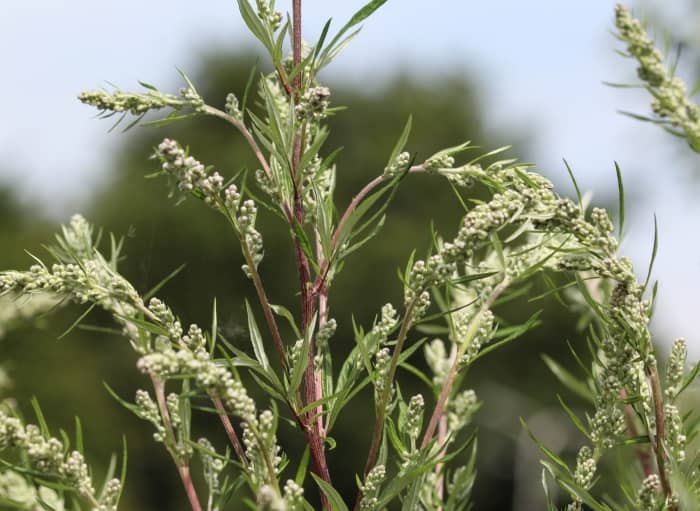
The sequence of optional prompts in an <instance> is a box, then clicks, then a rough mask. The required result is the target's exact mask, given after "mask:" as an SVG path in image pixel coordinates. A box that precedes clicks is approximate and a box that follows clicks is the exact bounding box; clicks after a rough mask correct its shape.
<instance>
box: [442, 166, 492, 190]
mask: <svg viewBox="0 0 700 511" xmlns="http://www.w3.org/2000/svg"><path fill="white" fill-rule="evenodd" d="M434 172H437V173H438V174H440V175H441V176H444V177H446V178H447V180H448V181H451V182H452V183H454V184H455V185H456V186H459V187H462V188H469V187H471V186H473V185H474V182H475V181H476V180H477V179H480V178H483V177H484V176H485V175H486V173H485V172H484V169H483V168H482V167H481V165H479V164H471V163H468V164H466V165H462V166H460V167H455V168H446V167H445V168H440V169H437V170H435V171H434Z"/></svg>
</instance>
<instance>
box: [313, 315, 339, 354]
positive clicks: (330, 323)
mask: <svg viewBox="0 0 700 511" xmlns="http://www.w3.org/2000/svg"><path fill="white" fill-rule="evenodd" d="M337 328H338V323H337V321H336V320H335V319H334V318H329V319H328V320H327V321H326V322H325V323H324V324H323V326H322V327H321V328H319V330H318V334H316V346H317V347H318V348H319V349H320V348H321V347H323V346H328V341H329V340H330V339H331V337H333V336H334V335H335V331H336V329H337Z"/></svg>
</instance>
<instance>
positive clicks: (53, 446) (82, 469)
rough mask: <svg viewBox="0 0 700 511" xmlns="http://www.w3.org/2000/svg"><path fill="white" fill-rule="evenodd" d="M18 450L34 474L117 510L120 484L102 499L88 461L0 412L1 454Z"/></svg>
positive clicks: (53, 439)
mask: <svg viewBox="0 0 700 511" xmlns="http://www.w3.org/2000/svg"><path fill="white" fill-rule="evenodd" d="M6 448H17V449H19V450H20V451H21V452H22V453H23V454H24V455H26V458H27V461H28V463H29V465H30V467H31V469H32V470H34V471H36V472H39V473H41V475H42V476H44V477H57V478H59V479H60V480H61V482H62V483H63V484H64V485H66V486H68V487H70V488H72V489H73V490H75V491H76V492H77V493H78V494H79V495H81V496H82V497H83V498H85V499H87V500H90V501H92V502H98V501H99V502H100V504H101V508H100V509H102V508H103V509H104V510H105V511H115V510H116V499H117V496H118V494H119V488H120V483H119V481H118V480H117V481H116V483H115V482H110V485H111V487H112V488H113V489H114V488H116V491H110V492H105V493H104V494H103V495H102V496H101V498H98V496H97V495H96V493H95V488H94V486H93V484H92V480H91V479H90V471H89V469H88V466H87V464H86V463H85V458H84V457H83V455H82V454H81V453H80V452H78V451H69V452H66V449H65V448H64V445H63V442H61V440H59V439H57V438H54V437H49V436H45V435H44V434H43V433H42V432H41V430H40V429H39V428H38V427H37V426H35V425H33V424H27V425H26V426H25V425H24V424H22V422H21V421H20V420H19V419H17V418H16V417H11V416H8V415H7V414H6V413H5V412H2V411H0V450H2V449H6Z"/></svg>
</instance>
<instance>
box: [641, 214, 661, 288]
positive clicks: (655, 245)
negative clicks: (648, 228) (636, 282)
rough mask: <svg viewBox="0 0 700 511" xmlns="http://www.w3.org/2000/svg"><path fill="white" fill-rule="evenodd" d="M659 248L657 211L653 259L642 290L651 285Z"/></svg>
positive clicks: (652, 249)
mask: <svg viewBox="0 0 700 511" xmlns="http://www.w3.org/2000/svg"><path fill="white" fill-rule="evenodd" d="M658 250H659V225H658V222H657V221H656V213H654V244H653V245H652V248H651V259H649V269H648V270H647V278H646V279H644V287H643V288H642V290H645V289H646V288H647V286H648V285H649V279H650V278H651V271H652V270H653V269H654V261H656V253H657V252H658Z"/></svg>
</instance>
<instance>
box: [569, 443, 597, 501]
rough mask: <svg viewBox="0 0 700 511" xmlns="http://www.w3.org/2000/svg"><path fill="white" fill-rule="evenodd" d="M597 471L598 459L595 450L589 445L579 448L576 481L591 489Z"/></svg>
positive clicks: (584, 487) (582, 486) (585, 488)
mask: <svg viewBox="0 0 700 511" xmlns="http://www.w3.org/2000/svg"><path fill="white" fill-rule="evenodd" d="M595 472H596V460H595V457H594V456H593V450H592V449H591V448H590V447H588V446H585V445H584V446H583V447H581V449H579V451H578V454H577V455H576V469H575V471H574V481H575V482H576V484H577V485H579V486H580V487H581V488H583V489H584V490H588V489H590V487H591V485H592V484H593V478H594V477H595Z"/></svg>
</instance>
